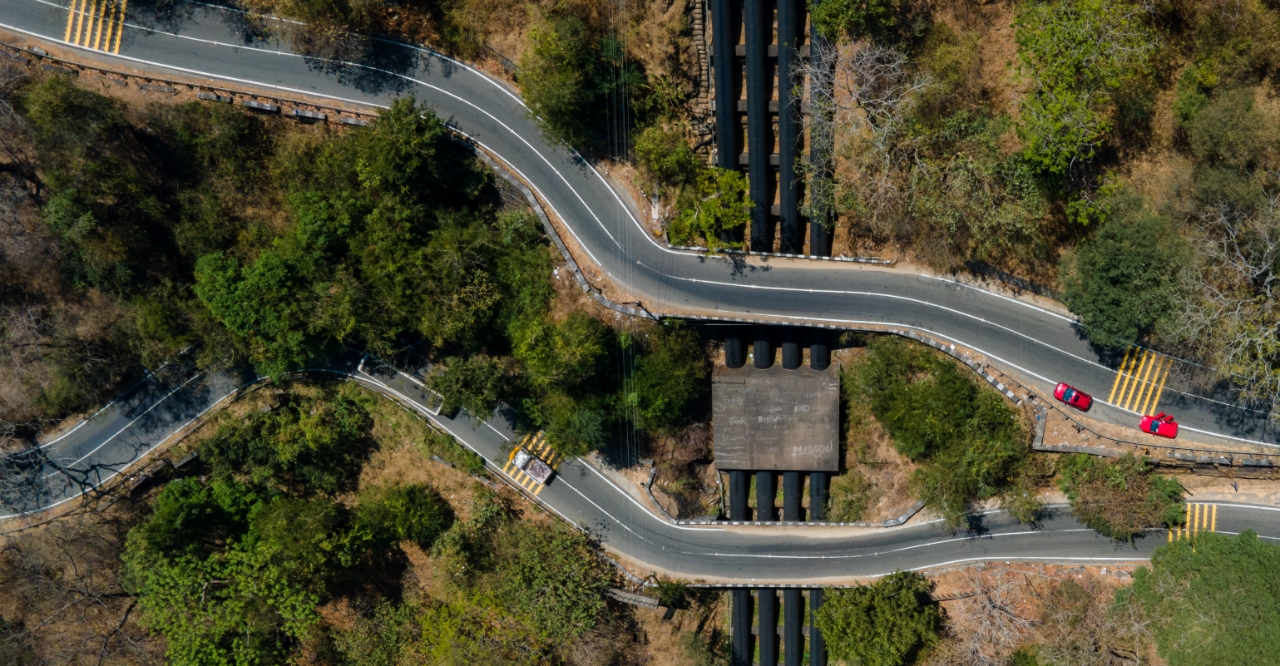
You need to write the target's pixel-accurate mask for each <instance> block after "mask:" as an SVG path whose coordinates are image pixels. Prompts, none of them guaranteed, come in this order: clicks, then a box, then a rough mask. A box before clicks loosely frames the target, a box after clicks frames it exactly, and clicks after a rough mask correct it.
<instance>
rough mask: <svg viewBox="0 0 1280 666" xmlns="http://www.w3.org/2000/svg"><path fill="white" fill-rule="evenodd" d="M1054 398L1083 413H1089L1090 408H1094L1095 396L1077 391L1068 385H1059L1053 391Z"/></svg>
mask: <svg viewBox="0 0 1280 666" xmlns="http://www.w3.org/2000/svg"><path fill="white" fill-rule="evenodd" d="M1053 397H1055V398H1057V399H1059V400H1061V401H1063V402H1065V403H1067V404H1068V405H1071V406H1072V407H1075V408H1076V409H1078V410H1080V411H1082V412H1087V411H1089V408H1090V407H1092V406H1093V396H1091V395H1089V394H1088V393H1084V392H1083V391H1077V390H1076V389H1074V388H1072V387H1071V386H1068V385H1066V384H1058V386H1057V388H1055V389H1053Z"/></svg>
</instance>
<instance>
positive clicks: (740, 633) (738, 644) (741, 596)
mask: <svg viewBox="0 0 1280 666" xmlns="http://www.w3.org/2000/svg"><path fill="white" fill-rule="evenodd" d="M753 609H754V604H753V603H752V598H751V590H748V589H740V590H734V591H733V655H732V657H731V663H732V664H733V666H752V662H753V661H754V660H755V651H756V650H755V648H756V645H755V641H754V640H752V639H753V638H754V637H753V636H752V635H751V616H752V615H753V613H752V610H753Z"/></svg>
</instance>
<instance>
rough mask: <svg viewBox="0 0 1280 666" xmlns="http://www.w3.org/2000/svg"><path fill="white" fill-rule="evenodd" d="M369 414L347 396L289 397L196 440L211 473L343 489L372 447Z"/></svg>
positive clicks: (314, 489)
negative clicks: (267, 410) (281, 402)
mask: <svg viewBox="0 0 1280 666" xmlns="http://www.w3.org/2000/svg"><path fill="white" fill-rule="evenodd" d="M370 427H371V424H370V417H369V414H368V412H367V411H365V409H364V407H362V406H361V405H360V404H359V403H358V402H356V401H355V399H353V398H352V397H350V396H347V395H344V394H336V395H331V396H327V397H324V398H321V399H308V398H301V397H294V398H292V399H288V400H287V401H286V402H285V404H283V405H282V406H280V407H278V408H277V409H275V410H273V411H271V412H268V413H261V412H258V413H253V414H252V415H251V416H249V418H248V419H246V420H244V421H231V422H228V423H226V424H224V425H223V426H222V427H220V428H219V429H218V431H217V432H216V433H215V434H214V436H213V437H211V438H209V439H207V440H205V441H204V442H203V443H201V445H200V448H199V452H200V459H201V460H203V461H205V462H206V463H207V464H208V465H209V466H210V467H212V468H213V473H214V476H215V478H232V477H235V476H241V475H243V476H245V477H247V478H248V479H250V480H251V481H252V482H253V483H254V484H257V485H261V486H275V487H277V488H281V489H283V490H285V491H287V492H289V493H291V494H296V495H308V494H312V493H326V494H335V493H339V492H343V491H345V490H349V489H350V488H351V487H352V486H353V485H354V483H355V481H356V478H357V477H358V476H359V473H360V468H361V466H362V465H363V463H364V461H365V459H366V458H367V457H368V455H369V453H370V452H371V451H372V447H373V439H372V437H371V436H370V434H369V428H370Z"/></svg>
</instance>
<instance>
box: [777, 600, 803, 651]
mask: <svg viewBox="0 0 1280 666" xmlns="http://www.w3.org/2000/svg"><path fill="white" fill-rule="evenodd" d="M782 654H783V663H785V664H786V665H787V666H804V664H803V661H804V590H800V589H794V590H793V589H786V590H783V591H782Z"/></svg>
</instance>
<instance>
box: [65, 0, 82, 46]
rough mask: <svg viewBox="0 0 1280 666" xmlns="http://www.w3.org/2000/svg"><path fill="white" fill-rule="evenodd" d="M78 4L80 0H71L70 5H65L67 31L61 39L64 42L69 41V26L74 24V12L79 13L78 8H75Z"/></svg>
mask: <svg viewBox="0 0 1280 666" xmlns="http://www.w3.org/2000/svg"><path fill="white" fill-rule="evenodd" d="M78 4H80V0H71V5H70V6H68V7H67V33H66V34H65V35H63V36H62V41H64V42H70V41H71V26H72V25H74V24H75V22H76V14H78V13H79V10H78V9H76V5H78Z"/></svg>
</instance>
